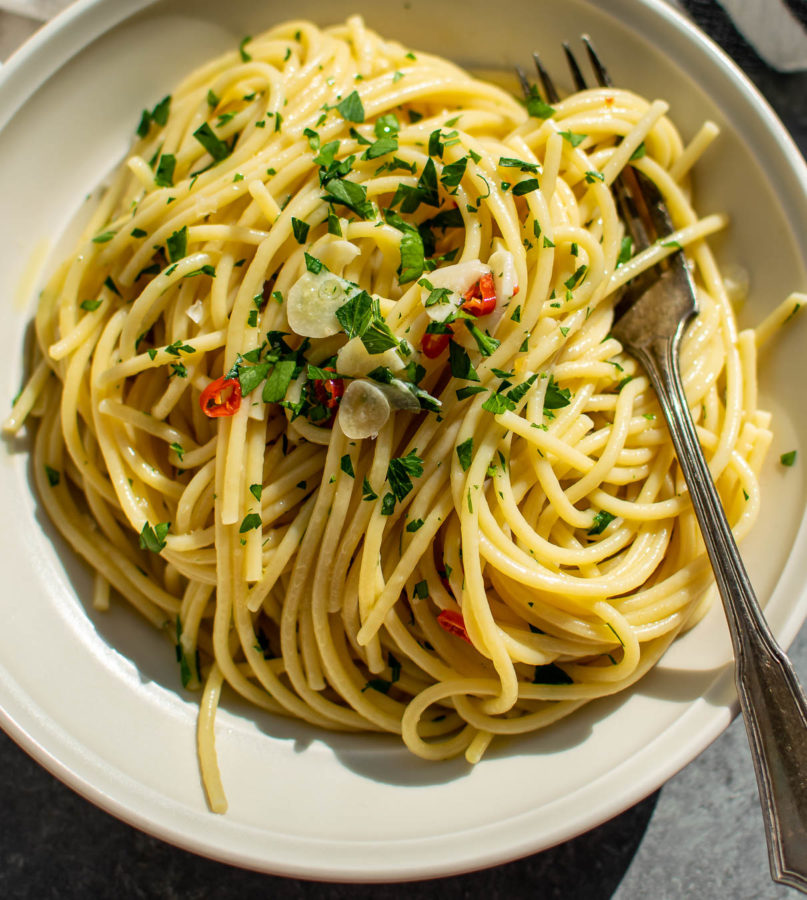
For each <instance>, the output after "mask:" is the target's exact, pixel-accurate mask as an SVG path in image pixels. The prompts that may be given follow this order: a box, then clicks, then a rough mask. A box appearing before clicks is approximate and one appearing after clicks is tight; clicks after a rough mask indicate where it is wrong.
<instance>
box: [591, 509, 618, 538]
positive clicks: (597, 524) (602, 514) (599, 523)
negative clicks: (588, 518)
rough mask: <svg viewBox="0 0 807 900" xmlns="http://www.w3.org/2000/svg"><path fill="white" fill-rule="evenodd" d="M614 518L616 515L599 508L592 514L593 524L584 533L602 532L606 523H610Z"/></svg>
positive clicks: (606, 525)
mask: <svg viewBox="0 0 807 900" xmlns="http://www.w3.org/2000/svg"><path fill="white" fill-rule="evenodd" d="M615 518H616V516H614V515H613V514H612V513H609V512H606V511H605V510H604V509H601V510H600V511H599V512H598V513H597V514H596V515H595V516H594V524H593V525H592V526H591V528H589V530H588V531H587V532H586V534H591V535H595V534H602V533H603V531H605V529H606V528H607V527H608V525H610V523H611V522H613V521H614V519H615Z"/></svg>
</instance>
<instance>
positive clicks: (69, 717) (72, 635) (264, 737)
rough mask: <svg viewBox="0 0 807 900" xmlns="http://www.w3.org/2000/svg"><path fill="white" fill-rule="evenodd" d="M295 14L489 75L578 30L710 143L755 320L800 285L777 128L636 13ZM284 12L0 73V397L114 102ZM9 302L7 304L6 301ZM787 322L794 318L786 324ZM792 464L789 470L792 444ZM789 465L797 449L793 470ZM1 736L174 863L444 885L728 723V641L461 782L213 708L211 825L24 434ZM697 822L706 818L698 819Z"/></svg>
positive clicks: (140, 641) (702, 55)
mask: <svg viewBox="0 0 807 900" xmlns="http://www.w3.org/2000/svg"><path fill="white" fill-rule="evenodd" d="M604 5H607V7H608V8H607V10H604V9H602V8H597V7H595V6H594V4H593V3H588V2H585V0H563V2H561V0H511V3H510V4H509V5H508V8H507V15H500V12H499V8H498V7H497V6H496V5H495V4H491V3H489V2H487V0H485V2H483V0H462V2H459V0H409V2H406V3H394V4H393V3H387V4H383V5H382V4H378V3H373V2H368V0H355V2H351V3H349V4H346V3H343V2H335V0H327V2H325V0H299V2H298V3H296V4H295V6H294V13H295V14H297V15H299V16H306V17H309V18H311V19H313V20H314V21H316V22H318V23H320V24H328V23H331V22H335V21H340V20H342V19H344V18H345V17H346V16H347V15H348V14H349V13H352V12H361V13H363V14H364V15H365V17H366V19H367V21H368V23H369V24H370V25H371V26H373V27H375V28H376V29H377V30H379V31H381V32H382V33H383V34H385V35H388V36H394V37H397V38H398V39H400V40H401V41H403V42H405V43H409V44H411V45H412V46H414V47H420V48H423V49H426V50H430V51H435V52H439V53H442V54H443V55H446V56H448V57H451V58H454V59H456V60H457V61H459V62H461V63H464V64H468V65H471V66H480V67H484V68H497V67H498V68H502V69H509V67H511V66H512V65H513V64H514V63H515V62H518V61H525V60H528V59H529V53H530V51H531V50H532V49H534V48H540V49H541V51H542V54H543V56H544V58H545V60H546V62H547V63H548V64H549V65H550V67H551V68H552V69H554V70H557V71H560V70H561V57H560V50H559V41H560V40H561V39H562V38H573V37H575V36H576V35H577V34H578V33H579V32H580V31H581V30H586V31H587V32H589V33H590V34H591V35H592V36H593V38H594V40H595V43H596V45H597V47H598V49H599V51H600V53H601V55H602V57H603V58H604V59H605V60H606V61H607V63H608V64H609V67H610V68H611V70H612V73H613V75H614V76H615V78H616V79H617V81H618V82H619V83H620V84H621V85H625V86H627V87H632V88H634V89H636V90H639V91H641V92H642V93H644V94H645V95H648V96H662V97H665V98H666V99H668V100H669V101H670V102H671V104H672V112H671V114H672V116H673V117H674V119H675V120H676V122H677V123H678V124H679V125H680V127H681V129H682V130H683V132H684V134H685V135H691V134H693V133H694V131H695V129H696V128H697V127H698V126H699V125H700V123H701V122H702V121H703V120H704V119H705V118H712V119H714V120H715V121H717V122H718V123H719V124H720V125H721V126H722V128H723V136H722V137H721V139H720V140H719V142H718V143H717V144H716V146H714V147H713V148H712V149H711V150H710V151H709V154H708V156H707V157H706V159H705V160H704V161H703V162H702V163H700V164H699V165H698V169H697V187H698V195H699V207H700V209H701V210H702V211H704V212H710V211H715V210H725V211H727V212H728V213H729V215H730V216H731V219H732V223H733V224H732V227H731V229H730V231H729V233H728V234H727V235H726V236H725V237H723V238H721V239H720V240H719V241H718V242H717V248H718V251H719V254H720V256H721V258H722V259H723V260H724V261H728V262H734V263H740V264H742V265H743V266H745V267H746V268H747V269H748V270H749V272H750V274H751V288H752V294H751V299H750V300H749V302H748V304H747V307H746V309H745V310H744V311H743V313H742V319H743V321H744V322H745V323H749V324H750V323H754V322H756V321H758V320H759V319H760V318H761V317H762V316H763V315H764V313H765V312H766V311H768V310H769V309H771V308H772V307H773V306H774V304H775V303H777V302H778V301H779V300H781V299H782V298H783V297H784V296H785V295H786V293H787V292H789V291H790V290H794V289H802V290H803V289H804V288H805V287H807V273H805V269H804V265H803V259H804V258H805V255H806V254H805V250H807V238H806V237H805V236H807V197H805V183H806V180H805V167H804V165H803V163H802V160H801V157H800V155H799V153H798V151H797V150H796V149H795V147H794V146H793V145H792V143H791V141H790V139H789V138H788V136H787V134H786V133H785V131H784V129H783V128H782V126H781V125H780V124H779V123H778V122H777V120H776V119H775V117H774V115H773V114H772V113H771V111H770V110H769V109H768V107H767V106H766V104H765V103H764V101H763V100H762V99H761V98H760V97H759V95H758V94H757V93H756V92H755V91H754V89H753V88H752V87H751V86H750V84H749V83H748V82H747V81H746V79H745V78H744V77H743V76H742V75H741V74H740V73H739V72H738V71H737V69H736V68H735V67H734V66H733V65H732V64H731V63H730V62H729V61H728V60H727V58H726V57H725V56H723V54H722V53H721V52H720V51H719V50H717V49H716V48H715V47H714V46H713V45H712V44H711V43H709V42H708V41H707V40H706V39H705V38H703V37H702V36H701V35H700V34H699V33H698V32H696V31H695V30H694V29H693V28H692V27H691V26H689V25H688V24H687V23H686V22H685V21H684V20H683V19H681V18H680V17H679V16H678V15H676V14H675V13H673V12H672V11H670V10H669V9H668V8H667V7H666V6H664V5H662V4H661V3H659V2H649V0H648V2H639V0H610V2H608V3H607V4H604ZM288 16H289V8H288V6H287V5H286V4H283V3H280V2H273V0H267V2H264V3H261V4H255V3H254V2H252V0H228V2H227V3H226V4H222V3H220V2H218V0H196V2H191V0H187V2H180V0H164V2H159V0H157V2H151V3H143V2H142V0H86V2H80V3H78V4H77V5H76V6H75V7H73V8H71V9H69V10H68V11H67V12H66V13H65V14H63V15H62V16H61V17H59V18H58V19H57V20H55V21H54V22H53V23H51V25H49V26H48V27H47V28H46V29H45V30H44V31H43V32H41V33H40V34H38V35H37V36H36V37H35V38H34V39H33V40H32V41H31V42H30V43H29V44H28V45H27V46H26V47H25V48H24V49H23V50H22V51H20V52H19V53H18V54H17V55H16V56H15V57H13V58H12V59H11V60H10V61H9V62H8V63H7V65H6V66H5V67H4V68H3V70H2V72H0V163H1V164H0V197H2V198H3V210H4V215H3V216H2V217H0V296H2V297H3V298H4V299H5V302H4V303H3V304H2V307H0V358H2V363H0V397H5V398H10V397H11V396H12V395H13V394H14V393H15V392H16V390H17V388H18V386H19V380H20V372H21V370H22V366H23V353H22V347H23V336H24V333H25V329H26V325H27V323H28V321H29V318H30V316H31V315H32V312H33V308H34V302H35V301H34V299H33V298H34V292H33V290H32V288H34V287H35V286H36V284H37V283H38V281H39V280H40V278H41V273H39V268H38V267H39V265H40V264H41V262H42V260H43V259H44V258H45V257H46V256H47V255H48V252H49V249H51V250H52V248H53V246H54V244H55V242H56V240H57V239H58V237H59V235H60V234H61V233H62V232H63V230H64V229H65V227H66V226H67V223H68V222H69V221H70V219H71V217H72V216H73V215H74V213H75V211H76V210H77V209H79V208H80V207H81V205H82V202H83V200H84V198H85V196H86V195H87V194H88V193H89V192H90V191H91V190H92V189H93V188H94V187H95V186H96V185H97V184H98V183H99V182H100V181H101V179H102V178H103V176H104V175H105V174H106V173H107V172H108V171H109V169H110V168H111V167H112V166H113V165H114V164H115V163H117V162H118V161H119V160H120V159H121V158H122V157H123V155H124V153H125V152H126V148H127V146H128V143H129V140H130V137H131V135H132V131H133V129H134V127H135V125H136V123H137V120H138V115H139V111H140V110H141V108H143V107H145V106H151V105H153V103H154V102H155V101H156V100H157V99H159V98H160V97H162V96H163V95H164V94H165V93H166V92H167V91H168V90H170V89H171V87H172V85H173V84H174V83H175V82H176V81H177V80H178V79H179V78H180V77H181V76H182V75H183V74H185V73H186V72H187V71H188V70H189V69H190V68H192V67H193V66H195V65H197V64H199V63H201V62H203V61H205V60H206V59H208V58H209V57H211V56H212V55H214V54H216V53H218V52H220V51H223V50H225V49H229V48H232V47H234V46H235V45H237V43H238V41H239V39H240V38H241V37H243V36H244V35H247V34H255V33H257V32H258V31H260V30H261V29H263V28H266V27H268V26H270V25H271V24H273V23H274V22H276V21H280V20H282V19H285V18H287V17H288ZM12 298H14V299H13V301H12ZM801 327H803V326H801ZM799 331H800V326H799V325H798V323H794V327H793V328H792V329H791V330H790V332H789V333H787V334H785V335H784V336H783V337H782V339H781V340H780V341H779V342H778V344H777V346H776V349H775V352H773V353H771V354H769V355H767V356H766V357H765V359H764V360H763V372H764V374H763V379H762V399H763V402H764V404H765V405H767V406H768V407H769V408H772V409H773V411H774V413H775V415H776V418H775V428H776V440H775V443H774V447H773V450H772V453H771V463H770V464H769V465H768V466H767V469H766V471H765V473H764V512H763V516H762V520H761V521H760V523H759V524H758V525H757V527H756V529H755V532H754V534H753V536H752V538H751V539H750V540H749V541H747V542H746V545H745V547H744V548H743V549H744V552H745V556H746V558H747V561H748V564H749V568H750V571H751V574H752V577H753V580H754V582H755V584H756V586H757V588H758V590H759V594H760V596H761V597H762V598H763V600H764V601H765V602H766V604H767V609H768V615H769V619H770V622H771V625H772V627H773V629H774V631H775V632H776V634H777V635H778V637H779V638H780V640H781V641H782V642H783V643H785V644H787V643H789V642H790V641H791V639H792V638H793V636H794V635H795V633H796V631H797V629H798V627H799V626H800V624H801V623H802V621H803V619H804V616H805V612H807V594H805V591H804V587H803V586H804V581H805V575H806V574H807V562H806V560H807V552H805V548H806V547H807V538H805V533H804V523H803V510H804V507H805V502H804V491H805V485H804V480H803V477H802V474H801V469H800V467H795V468H793V469H787V470H785V469H783V467H781V466H779V465H777V463H776V460H778V457H779V455H780V453H782V452H784V451H786V450H791V449H801V448H803V447H805V446H807V442H806V441H805V431H807V416H805V415H804V412H805V391H804V390H803V388H802V387H801V386H802V385H803V384H804V383H805V381H806V380H807V354H804V353H803V352H802V351H801V347H800V337H799ZM802 456H803V454H802ZM801 458H802V457H800V459H801ZM0 509H2V510H3V515H2V521H0V564H1V565H2V568H1V570H2V572H3V582H4V585H3V589H2V598H1V599H0V604H1V605H2V613H1V615H2V623H3V624H2V628H0V706H2V712H1V713H0V722H1V723H2V726H3V727H4V728H5V729H6V730H7V731H8V732H9V733H10V734H11V735H12V736H13V737H14V738H15V740H17V741H18V742H19V743H20V744H21V745H22V746H23V747H24V748H25V749H26V750H27V751H28V752H29V753H31V754H32V755H33V756H34V757H35V758H36V759H38V760H39V761H40V762H41V763H42V764H43V765H45V766H46V767H47V768H48V769H50V771H52V772H53V773H54V774H55V775H57V776H58V777H59V778H61V779H63V780H64V781H66V782H67V783H68V784H69V785H71V786H72V787H73V788H75V789H76V790H77V791H79V792H80V793H82V794H84V795H85V796H86V797H88V798H89V799H91V800H92V801H94V802H96V803H98V804H99V805H100V806H102V807H104V808H105V809H107V810H109V811H110V812H111V813H113V814H115V815H117V816H120V817H121V818H122V819H125V820H126V821H128V822H130V823H132V824H134V825H136V826H139V827H141V828H143V829H145V830H146V831H149V832H151V833H153V834H156V835H158V836H159V837H162V838H164V839H165V840H168V841H171V842H173V843H175V844H179V845H181V846H183V847H186V848H188V849H190V850H194V851H196V852H197V853H201V854H205V855H208V856H211V857H214V858H217V859H220V860H225V861H227V862H230V863H235V864H237V865H243V866H248V867H251V868H255V869H260V870H265V871H268V872H274V873H278V874H285V875H292V876H302V877H307V878H320V879H332V880H344V881H372V880H375V881H383V880H396V879H411V878H418V877H428V876H435V875H444V874H450V873H455V872H461V871H468V870H471V869H477V868H481V867H484V866H488V865H492V864H494V863H498V862H502V861H504V860H508V859H513V858H516V857H518V856H522V855H525V854H528V853H532V852H535V851H537V850H540V849H542V848H545V847H548V846H550V845H552V844H555V843H558V842H560V841H563V840H565V839H567V838H569V837H572V836H573V835H575V834H579V833H580V832H582V831H585V830H586V829H588V828H591V827H593V826H594V825H596V824H598V823H600V822H602V821H604V820H606V819H607V818H609V817H611V816H613V815H615V814H616V813H619V812H620V811H622V810H624V809H626V808H627V807H628V806H630V805H631V804H633V803H635V802H636V801H638V800H639V799H641V798H642V797H644V796H645V795H647V794H648V793H650V792H651V791H653V790H654V789H655V788H657V787H658V786H659V785H661V784H662V783H663V782H664V781H665V780H666V779H667V778H669V777H670V776H671V775H672V774H673V773H674V772H675V771H677V770H678V769H679V768H680V767H682V766H683V765H685V764H686V763H687V762H689V761H690V760H691V759H692V758H693V757H694V756H695V755H696V754H697V753H698V752H699V751H700V750H702V749H703V748H704V747H705V746H706V745H707V744H708V743H709V742H710V741H711V740H713V739H714V737H715V736H716V735H717V734H719V733H720V732H721V731H722V730H723V729H724V728H725V726H726V725H727V723H728V722H729V720H730V718H731V716H732V713H733V710H734V706H733V702H734V693H733V688H732V678H731V665H730V650H729V644H728V639H727V636H726V632H725V627H724V624H723V619H722V613H721V611H720V609H715V610H713V612H712V613H711V614H710V615H709V617H707V619H706V620H705V621H704V622H703V623H702V624H701V625H699V626H698V627H697V628H696V629H695V630H694V631H693V632H691V633H690V634H688V635H686V636H685V637H684V638H683V639H682V640H680V641H679V642H677V643H676V645H675V646H674V647H673V648H672V650H671V651H670V652H669V653H668V654H667V656H666V657H665V658H664V660H663V662H662V664H661V665H660V666H659V667H658V668H657V669H656V670H655V671H654V672H653V673H651V674H650V675H649V676H648V677H647V678H646V679H645V680H644V681H642V682H641V683H640V684H639V685H638V686H637V687H636V688H635V689H634V690H633V691H631V692H629V693H628V694H625V695H623V696H618V697H615V698H611V699H608V700H604V701H600V702H597V703H594V704H591V705H590V706H589V707H587V708H586V709H584V710H583V711H582V712H581V713H580V714H579V715H576V716H574V717H572V718H571V719H569V720H566V721H564V722H562V723H561V724H559V725H558V726H555V727H553V728H552V729H551V730H549V731H547V732H546V733H541V734H537V735H534V736H531V737H526V738H524V739H521V740H513V741H511V742H508V743H505V742H502V743H500V744H498V745H495V746H494V748H493V750H492V752H491V753H490V755H489V756H488V757H487V758H486V759H485V760H484V761H483V762H482V763H481V764H480V765H478V766H477V767H476V768H473V769H471V768H469V767H467V766H466V765H465V764H464V763H463V762H460V761H454V762H449V763H441V764H434V763H425V762H423V761H421V760H418V759H415V758H414V757H412V756H410V755H409V754H408V752H407V751H406V750H404V749H403V748H402V747H401V746H400V745H399V743H398V742H396V741H393V740H392V739H389V740H387V739H385V738H380V737H368V736H343V735H338V736H334V735H330V734H326V733H322V732H319V731H316V730H314V729H312V728H309V727H307V726H306V725H304V724H302V723H298V722H293V721H289V720H286V719H278V718H274V717H271V716H268V715H260V714H256V713H255V712H254V711H253V710H247V709H244V708H243V707H242V706H240V705H239V704H238V703H237V702H235V701H231V702H228V703H227V704H226V706H225V709H224V710H223V711H222V712H221V713H220V715H219V717H218V722H217V731H218V747H219V752H220V758H221V766H222V775H223V779H224V784H225V787H226V790H227V794H228V797H229V801H230V811H229V812H228V813H227V815H225V816H215V815H213V814H211V813H210V812H208V810H207V808H206V805H205V801H204V796H203V793H202V789H201V786H200V782H199V776H198V771H197V764H196V756H195V746H194V728H195V715H196V701H195V698H194V697H193V696H192V695H189V694H187V693H185V692H183V691H182V690H181V688H179V685H178V681H179V678H178V672H177V669H176V666H175V663H174V661H173V660H172V654H171V652H170V648H169V647H168V646H167V645H166V643H165V641H164V639H163V638H162V637H161V636H159V635H157V634H155V633H153V632H152V631H151V629H150V627H149V626H147V625H146V624H144V623H142V622H140V621H139V620H138V619H137V618H136V617H135V616H134V614H133V613H130V612H129V611H128V610H124V609H114V610H113V611H111V612H110V613H107V614H99V613H96V612H94V611H93V610H92V608H91V607H90V605H89V603H88V598H89V596H90V590H89V586H90V583H89V578H88V576H87V573H86V571H85V570H84V568H83V566H82V565H81V564H79V563H78V562H77V561H76V560H75V559H74V558H73V556H72V555H71V553H70V552H69V551H68V550H67V549H66V547H65V545H64V543H63V542H62V541H61V539H60V538H59V537H58V536H57V535H56V533H55V532H54V530H53V528H52V527H51V526H50V525H49V523H48V522H47V521H46V519H45V517H44V515H43V512H42V510H41V508H40V507H39V506H38V504H37V501H36V499H35V497H34V495H33V492H32V487H31V473H30V465H29V459H28V456H27V455H26V453H25V442H24V441H21V442H20V443H19V444H11V445H7V446H6V447H5V448H4V450H3V452H2V459H1V464H0ZM714 827H715V829H718V828H723V827H725V823H721V822H717V821H716V822H715V823H714Z"/></svg>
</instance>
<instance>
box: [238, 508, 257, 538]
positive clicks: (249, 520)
mask: <svg viewBox="0 0 807 900" xmlns="http://www.w3.org/2000/svg"><path fill="white" fill-rule="evenodd" d="M262 525H263V521H262V520H261V516H260V513H247V515H245V516H244V519H243V521H242V522H241V526H240V528H239V529H238V533H239V534H246V532H248V531H253V530H254V529H256V528H261V527H262Z"/></svg>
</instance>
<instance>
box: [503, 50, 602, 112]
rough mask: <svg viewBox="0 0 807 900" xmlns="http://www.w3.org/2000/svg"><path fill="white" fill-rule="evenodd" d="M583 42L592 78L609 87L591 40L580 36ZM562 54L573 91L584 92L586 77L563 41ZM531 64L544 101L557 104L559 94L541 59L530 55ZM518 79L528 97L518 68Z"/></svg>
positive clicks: (524, 78) (528, 91) (572, 52)
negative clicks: (570, 77)
mask: <svg viewBox="0 0 807 900" xmlns="http://www.w3.org/2000/svg"><path fill="white" fill-rule="evenodd" d="M580 39H581V40H582V42H583V46H584V47H585V48H586V53H587V55H588V59H589V62H590V63H591V69H592V71H593V72H594V78H595V80H596V82H597V84H598V85H599V86H600V87H610V86H611V85H612V84H613V82H612V81H611V76H610V75H609V74H608V70H607V69H606V68H605V66H604V65H603V63H602V60H601V59H600V57H599V56H598V55H597V52H596V50H595V49H594V47H593V46H592V43H591V38H589V36H588V35H587V34H584V35H581V38H580ZM562 46H563V52H564V53H565V55H566V63H567V65H568V66H569V71H570V72H571V75H572V81H573V82H574V86H575V89H576V90H578V91H584V90H586V88H587V87H588V82H587V81H586V77H585V75H584V74H583V70H582V69H581V68H580V64H579V63H578V62H577V57H576V56H575V55H574V51H573V50H572V48H571V47H570V46H569V44H568V43H567V42H566V41H563V44H562ZM532 59H533V62H534V63H535V71H536V72H537V74H538V81H539V82H540V84H541V91H542V93H543V96H544V100H545V101H546V102H547V103H549V104H552V103H558V102H559V101H560V93H559V92H558V89H557V88H556V87H555V82H554V81H553V80H552V77H551V76H550V74H549V72H547V70H546V68H545V67H544V65H543V63H542V62H541V57H540V56H539V55H538V54H537V53H533V54H532ZM517 71H518V77H519V81H520V82H521V88H522V90H523V91H524V93H525V95H529V93H530V91H531V87H530V84H529V82H528V81H527V77H526V75H525V74H524V70H523V69H521V68H519V69H517Z"/></svg>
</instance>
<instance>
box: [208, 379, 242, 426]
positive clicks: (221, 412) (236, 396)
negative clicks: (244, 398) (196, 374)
mask: <svg viewBox="0 0 807 900" xmlns="http://www.w3.org/2000/svg"><path fill="white" fill-rule="evenodd" d="M199 406H201V407H202V412H203V413H204V414H205V415H206V416H210V418H211V419H217V418H219V417H220V416H234V415H235V414H236V413H237V412H238V407H239V406H241V382H240V381H239V380H238V379H237V378H227V377H225V376H224V375H222V377H221V378H217V379H216V380H215V381H211V382H210V384H209V385H208V386H207V387H206V388H205V389H204V390H203V391H202V393H201V396H200V397H199Z"/></svg>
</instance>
